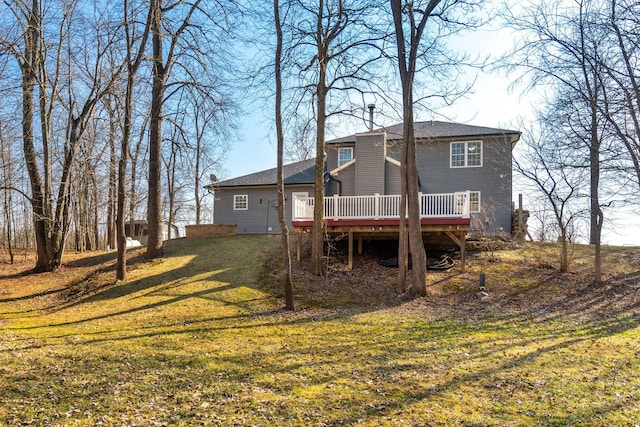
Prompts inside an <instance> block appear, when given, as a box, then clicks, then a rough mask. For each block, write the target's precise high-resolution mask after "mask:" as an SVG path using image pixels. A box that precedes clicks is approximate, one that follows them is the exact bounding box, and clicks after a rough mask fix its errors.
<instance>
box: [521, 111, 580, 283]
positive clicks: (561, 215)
mask: <svg viewBox="0 0 640 427" xmlns="http://www.w3.org/2000/svg"><path fill="white" fill-rule="evenodd" d="M552 123H553V121H549V120H547V119H545V118H542V119H541V121H540V126H541V129H539V130H537V131H536V132H534V131H531V130H529V131H527V132H524V133H523V137H522V140H523V141H522V142H523V145H524V147H523V148H521V150H520V155H519V157H518V158H516V159H515V160H514V167H515V170H516V171H517V172H518V173H520V174H521V175H522V176H523V177H524V178H526V179H527V181H528V182H529V184H530V185H531V186H532V187H533V189H534V190H535V191H537V192H539V193H540V194H542V195H543V197H544V198H543V200H542V203H545V204H546V205H547V206H548V207H549V210H550V211H551V212H552V213H553V217H554V219H555V224H556V229H557V241H558V242H559V243H560V257H559V258H560V260H559V268H560V271H562V272H567V271H569V266H570V260H569V245H570V244H571V242H572V241H573V239H574V237H575V236H574V235H573V229H574V224H575V222H576V221H577V220H578V219H579V218H580V217H581V216H582V213H583V209H581V208H580V201H579V196H580V194H579V191H580V189H581V188H582V187H583V186H585V185H586V183H587V182H588V180H587V179H586V178H585V171H586V170H585V169H584V168H580V167H575V166H573V165H572V164H571V163H572V162H573V159H572V156H573V151H572V150H571V149H570V148H568V147H563V146H562V145H558V144H557V143H556V142H555V139H556V137H557V133H556V129H555V127H553V126H550V125H551V124H552Z"/></svg>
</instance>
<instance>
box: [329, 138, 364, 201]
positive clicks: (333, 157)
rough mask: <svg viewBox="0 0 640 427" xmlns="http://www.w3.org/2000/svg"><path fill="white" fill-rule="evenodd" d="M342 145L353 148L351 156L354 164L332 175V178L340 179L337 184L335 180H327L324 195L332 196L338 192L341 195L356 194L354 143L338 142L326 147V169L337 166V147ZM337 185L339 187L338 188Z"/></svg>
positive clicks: (355, 151) (356, 153)
mask: <svg viewBox="0 0 640 427" xmlns="http://www.w3.org/2000/svg"><path fill="white" fill-rule="evenodd" d="M344 147H352V148H353V158H354V159H356V164H354V165H351V166H349V167H347V168H346V169H343V170H341V171H340V172H339V173H338V174H337V175H335V176H333V178H334V179H336V180H338V181H340V184H339V185H338V183H337V182H335V181H329V184H328V185H327V188H326V195H327V196H333V195H334V194H338V192H340V195H341V196H354V195H355V194H356V168H357V164H358V151H357V148H356V147H355V145H354V144H340V145H335V146H329V147H327V157H326V161H327V171H329V172H331V171H332V170H334V169H336V168H337V167H338V149H339V148H344ZM338 186H339V187H340V188H338Z"/></svg>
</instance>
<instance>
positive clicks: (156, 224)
mask: <svg viewBox="0 0 640 427" xmlns="http://www.w3.org/2000/svg"><path fill="white" fill-rule="evenodd" d="M150 7H151V13H152V14H153V15H152V18H151V34H152V37H151V38H152V46H153V82H152V85H151V119H150V130H149V176H148V179H149V196H148V198H147V227H148V232H149V235H148V236H147V237H148V241H147V252H146V256H147V258H156V257H158V256H161V255H162V252H163V251H162V182H161V180H162V176H161V168H162V100H163V93H164V83H165V79H166V72H165V68H164V65H163V53H162V52H163V49H162V1H161V0H151V5H150Z"/></svg>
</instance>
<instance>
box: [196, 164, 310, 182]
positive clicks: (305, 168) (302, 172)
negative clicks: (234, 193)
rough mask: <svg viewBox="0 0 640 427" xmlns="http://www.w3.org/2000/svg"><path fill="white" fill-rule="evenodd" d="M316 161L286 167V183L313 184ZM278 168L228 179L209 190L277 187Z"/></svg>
mask: <svg viewBox="0 0 640 427" xmlns="http://www.w3.org/2000/svg"><path fill="white" fill-rule="evenodd" d="M315 162H316V160H315V159H308V160H302V161H300V162H295V163H290V164H288V165H284V168H283V169H284V171H283V172H284V183H285V184H286V185H291V184H313V183H314V182H315ZM276 178H277V175H276V168H273V169H267V170H264V171H260V172H256V173H252V174H249V175H244V176H239V177H237V178H231V179H227V180H225V181H220V182H214V183H213V184H209V185H207V186H206V187H207V188H218V187H247V186H254V185H276Z"/></svg>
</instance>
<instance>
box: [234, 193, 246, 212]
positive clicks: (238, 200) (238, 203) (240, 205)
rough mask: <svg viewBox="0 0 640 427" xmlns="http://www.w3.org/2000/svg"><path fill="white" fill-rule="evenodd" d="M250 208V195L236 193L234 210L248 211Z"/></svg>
mask: <svg viewBox="0 0 640 427" xmlns="http://www.w3.org/2000/svg"><path fill="white" fill-rule="evenodd" d="M247 209H249V196H248V195H247V194H236V195H234V196H233V210H234V211H246V210H247Z"/></svg>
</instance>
